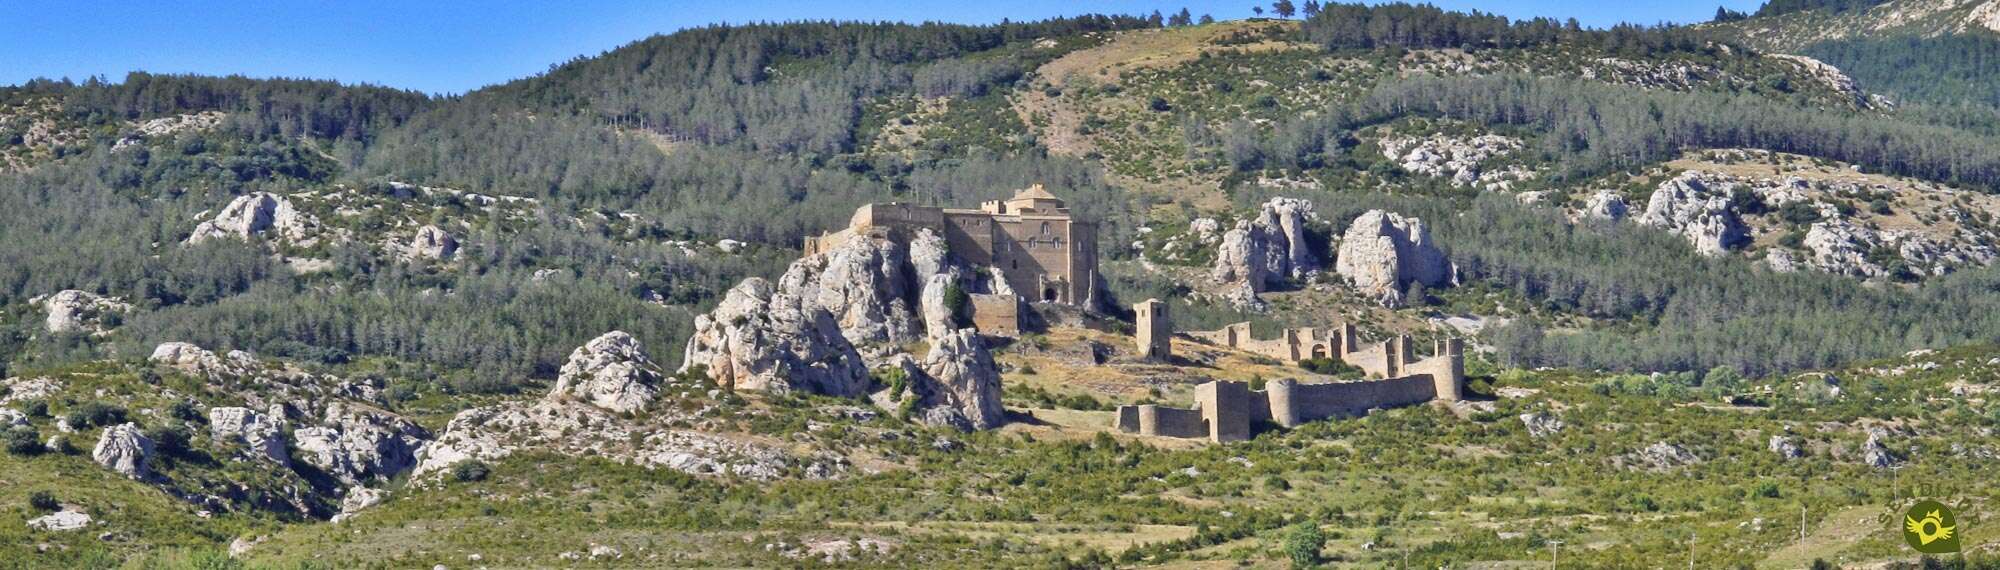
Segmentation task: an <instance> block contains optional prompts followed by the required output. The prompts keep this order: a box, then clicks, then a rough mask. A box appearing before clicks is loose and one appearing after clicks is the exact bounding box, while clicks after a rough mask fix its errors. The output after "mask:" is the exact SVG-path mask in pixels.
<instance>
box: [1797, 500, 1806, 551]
mask: <svg viewBox="0 0 2000 570" xmlns="http://www.w3.org/2000/svg"><path fill="white" fill-rule="evenodd" d="M1805 545H1806V506H1805V505H1799V546H1805Z"/></svg>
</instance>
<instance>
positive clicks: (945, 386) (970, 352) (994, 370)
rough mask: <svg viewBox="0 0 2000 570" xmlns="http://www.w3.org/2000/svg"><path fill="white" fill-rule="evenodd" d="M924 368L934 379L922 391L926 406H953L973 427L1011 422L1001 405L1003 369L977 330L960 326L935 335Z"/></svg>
mask: <svg viewBox="0 0 2000 570" xmlns="http://www.w3.org/2000/svg"><path fill="white" fill-rule="evenodd" d="M924 372H925V373H926V374H927V375H928V377H929V378H930V379H931V380H932V381H933V382H934V383H933V384H930V385H927V386H925V388H924V389H923V390H922V392H924V393H922V394H920V397H922V398H923V400H922V403H923V405H925V406H926V407H929V408H937V407H945V408H949V409H951V410H953V411H955V412H957V413H958V414H959V415H960V416H963V417H964V418H965V419H966V421H967V422H968V423H969V424H970V426H971V427H972V429H979V430H984V429H993V428H996V427H1000V425H1001V424H1004V423H1006V422H1007V416H1006V412H1005V411H1003V410H1002V409H1001V407H1000V369H999V367H998V366H996V365H994V364H993V354H992V353H991V352H990V351H988V350H987V348H986V343H985V341H983V340H981V339H980V337H979V334H978V333H977V332H975V331H973V330H972V329H959V330H956V331H952V332H948V333H944V334H941V335H938V336H937V337H934V338H933V339H932V340H931V352H930V354H929V355H927V356H925V357H924Z"/></svg>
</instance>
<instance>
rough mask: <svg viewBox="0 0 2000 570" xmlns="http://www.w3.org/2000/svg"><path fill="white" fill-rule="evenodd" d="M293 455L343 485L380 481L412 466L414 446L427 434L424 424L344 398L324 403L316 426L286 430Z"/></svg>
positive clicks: (413, 462)
mask: <svg viewBox="0 0 2000 570" xmlns="http://www.w3.org/2000/svg"><path fill="white" fill-rule="evenodd" d="M292 437H293V438H294V439H296V441H295V442H294V443H293V445H295V446H296V447H297V448H298V451H299V456H300V457H301V458H302V459H303V460H304V461H305V462H306V463H309V464H311V465H312V466H313V467H317V468H319V470H320V471H324V472H326V474H328V475H331V476H333V477H334V478H336V479H339V480H340V481H341V482H343V483H346V484H348V485H360V484H363V483H365V482H367V481H371V480H375V481H386V480H389V479H391V478H394V477H395V476H397V475H399V474H402V473H403V472H405V471H408V470H410V468H411V467H414V466H416V454H417V450H418V449H419V448H421V447H422V446H423V445H424V443H425V442H426V441H428V440H429V438H430V435H429V434H428V433H427V432H425V431H424V428H422V427H419V426H417V424H414V423H411V422H410V421H409V420H405V419H403V418H401V417H397V416H395V415H393V414H389V413H387V412H382V411H378V410H373V409H369V408H364V407H361V406H356V405H350V404H346V403H334V404H330V405H328V406H327V408H326V417H325V419H324V421H323V422H322V423H321V425H319V426H315V427H309V428H301V429H299V430H297V431H294V432H292Z"/></svg>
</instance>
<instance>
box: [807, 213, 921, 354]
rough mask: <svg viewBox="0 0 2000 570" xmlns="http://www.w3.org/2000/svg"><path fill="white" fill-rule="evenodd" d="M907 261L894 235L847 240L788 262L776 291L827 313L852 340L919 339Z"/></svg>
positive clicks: (913, 294) (863, 342)
mask: <svg viewBox="0 0 2000 570" xmlns="http://www.w3.org/2000/svg"><path fill="white" fill-rule="evenodd" d="M908 260H909V254H908V250H907V249H906V248H905V247H904V246H903V244H900V243H897V242H896V241H894V240H873V239H851V240H848V241H847V243H845V244H842V245H841V246H840V247H836V248H834V249H833V250H832V251H828V252H826V253H824V254H820V255H813V256H808V257H806V258H803V259H800V260H799V261H797V262H794V263H792V266H791V268H790V269H788V270H786V271H785V275H784V277H782V278H780V279H779V281H778V291H779V292H780V293H786V294H789V295H790V296H792V297H796V298H797V299H798V300H799V303H800V307H801V308H802V309H810V310H816V311H819V312H824V313H827V314H829V315H831V316H832V317H833V319H834V322H836V323H838V324H839V325H840V332H841V335H842V336H844V337H846V338H847V339H848V341H850V342H853V343H855V344H867V343H902V342H909V341H913V340H917V339H919V338H922V334H921V331H922V325H921V324H920V323H919V322H918V320H917V316H916V312H915V311H913V310H912V308H913V307H912V306H911V299H913V298H915V296H916V295H915V293H916V292H917V291H916V290H915V284H913V283H912V282H911V276H910V272H909V270H908V269H906V268H907V267H908V263H909V261H908Z"/></svg>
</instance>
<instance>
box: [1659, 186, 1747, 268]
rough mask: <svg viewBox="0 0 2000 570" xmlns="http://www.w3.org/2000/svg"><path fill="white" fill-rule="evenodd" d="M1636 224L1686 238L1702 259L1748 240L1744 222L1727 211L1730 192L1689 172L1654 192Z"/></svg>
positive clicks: (1720, 253)
mask: <svg viewBox="0 0 2000 570" xmlns="http://www.w3.org/2000/svg"><path fill="white" fill-rule="evenodd" d="M1639 223H1641V224H1644V225H1648V226H1653V227H1656V228H1662V229H1665V230H1667V231H1671V232H1674V233H1676V234H1680V235H1681V236H1683V237H1686V238H1687V240H1688V242H1689V243H1691V244H1693V245H1694V249H1695V251H1696V252H1699V253H1701V254H1702V255H1708V256H1716V255H1722V254H1723V253H1724V252H1727V251H1729V250H1730V249H1731V248H1734V247H1736V246H1738V245H1739V244H1741V243H1743V242H1744V241H1746V240H1748V239H1749V236H1748V234H1747V233H1746V232H1745V230H1744V228H1743V220H1742V219H1741V218H1739V217H1737V215H1736V212H1735V211H1733V210H1730V209H1729V191H1728V189H1727V188H1724V187H1721V186H1720V185H1719V184H1718V183H1717V182H1716V181H1715V180H1713V179H1711V178H1709V175H1708V174H1707V173H1703V172H1696V171H1689V172H1684V173H1682V174H1681V175H1680V176H1678V177H1675V178H1674V179H1672V180H1668V181H1666V182H1665V183H1662V184H1660V187H1659V188H1658V189H1657V190H1655V191H1654V192H1653V199H1652V201H1651V202H1648V203H1647V204H1646V212H1645V213H1644V214H1641V215H1640V216H1639Z"/></svg>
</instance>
